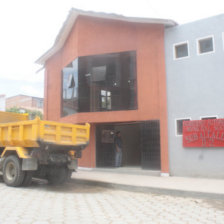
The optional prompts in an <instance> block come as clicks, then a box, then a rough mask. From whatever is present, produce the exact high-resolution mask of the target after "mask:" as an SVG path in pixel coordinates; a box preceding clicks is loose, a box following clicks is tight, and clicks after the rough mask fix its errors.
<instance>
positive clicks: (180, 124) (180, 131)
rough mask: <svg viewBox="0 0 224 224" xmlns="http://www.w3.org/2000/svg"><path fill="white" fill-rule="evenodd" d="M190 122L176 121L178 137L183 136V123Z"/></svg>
mask: <svg viewBox="0 0 224 224" xmlns="http://www.w3.org/2000/svg"><path fill="white" fill-rule="evenodd" d="M184 121H190V119H188V118H187V119H178V120H176V135H183V122H184Z"/></svg>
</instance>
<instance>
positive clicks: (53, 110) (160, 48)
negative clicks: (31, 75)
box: [45, 16, 168, 172]
mask: <svg viewBox="0 0 224 224" xmlns="http://www.w3.org/2000/svg"><path fill="white" fill-rule="evenodd" d="M133 50H134V51H136V55H137V88H138V93H137V96H138V110H133V111H112V112H91V113H79V114H74V115H70V116H67V117H63V118H61V86H62V84H61V70H62V68H63V67H65V66H66V65H67V64H69V63H70V62H71V61H72V60H74V59H75V58H77V57H78V56H86V55H95V54H104V53H114V52H122V51H133ZM45 67H46V77H45V81H46V83H47V84H46V83H45V97H46V98H45V118H46V119H49V120H60V121H63V122H72V123H85V122H90V123H103V122H104V123H108V122H127V121H144V120H154V119H158V120H160V124H161V157H162V171H163V172H167V171H168V149H167V148H168V144H167V114H166V80H165V57H164V26H163V25H153V24H137V23H129V22H121V21H112V20H106V19H97V18H90V17H83V16H80V17H79V18H78V19H77V20H76V23H75V25H74V26H73V29H72V31H71V33H70V35H69V37H68V39H67V41H66V43H65V45H64V47H63V48H62V49H61V50H60V51H59V52H58V53H57V54H55V55H54V56H53V57H52V58H50V59H49V60H48V61H47V63H46V66H45ZM92 135H93V133H92ZM92 139H93V136H92ZM94 142H95V140H94ZM91 144H92V143H91ZM94 149H95V145H94ZM91 153H92V152H91V150H89V151H88V149H87V150H86V152H85V153H84V155H85V158H84V157H83V160H82V161H83V164H89V166H92V164H91V161H90V157H91V156H92V154H91ZM94 153H95V152H94ZM87 157H88V160H89V161H88V162H87V161H85V160H86V158H87Z"/></svg>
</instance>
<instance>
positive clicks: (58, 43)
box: [36, 8, 177, 65]
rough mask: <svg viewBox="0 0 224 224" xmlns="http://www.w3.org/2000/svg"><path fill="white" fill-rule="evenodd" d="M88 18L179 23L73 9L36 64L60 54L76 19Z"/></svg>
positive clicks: (168, 23)
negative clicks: (50, 45)
mask: <svg viewBox="0 0 224 224" xmlns="http://www.w3.org/2000/svg"><path fill="white" fill-rule="evenodd" d="M80 15H82V16H88V17H95V18H102V19H111V20H118V21H126V22H131V23H148V24H162V25H164V26H165V27H171V26H175V25H177V23H176V22H175V21H173V20H169V19H158V18H140V17H126V16H122V15H117V14H109V13H102V12H100V13H99V12H92V11H83V10H79V9H74V8H72V9H71V10H70V12H69V15H68V17H67V19H66V21H65V22H64V24H63V26H62V28H61V30H60V31H59V34H58V35H57V37H56V40H55V42H54V45H53V46H52V47H51V48H50V49H49V50H48V51H47V52H45V53H44V54H43V55H42V56H41V57H40V58H38V59H37V61H36V63H38V64H41V65H44V64H45V62H46V61H47V60H48V59H49V58H50V57H52V56H53V55H54V54H55V53H56V52H58V51H59V50H60V49H61V48H62V47H63V45H64V43H65V41H66V39H67V37H68V35H69V33H70V31H71V29H72V27H73V25H74V23H75V21H76V19H77V18H78V16H80Z"/></svg>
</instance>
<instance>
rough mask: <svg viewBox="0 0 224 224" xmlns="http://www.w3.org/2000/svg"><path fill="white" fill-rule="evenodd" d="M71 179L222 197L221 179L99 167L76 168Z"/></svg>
mask: <svg viewBox="0 0 224 224" xmlns="http://www.w3.org/2000/svg"><path fill="white" fill-rule="evenodd" d="M72 178H73V180H74V181H75V182H78V183H84V184H90V185H97V186H102V187H109V188H116V189H122V190H128V191H138V192H150V193H156V194H171V195H176V196H188V197H189V196H190V197H210V198H216V199H223V200H224V180H222V179H204V178H189V177H160V176H152V175H147V173H146V172H143V173H142V174H141V173H138V174H135V173H133V174H127V173H118V172H110V171H109V172H105V171H101V170H100V169H99V170H97V169H93V170H91V169H89V170H78V172H76V173H73V175H72Z"/></svg>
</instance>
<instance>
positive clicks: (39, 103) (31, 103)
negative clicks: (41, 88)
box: [6, 95, 44, 113]
mask: <svg viewBox="0 0 224 224" xmlns="http://www.w3.org/2000/svg"><path fill="white" fill-rule="evenodd" d="M43 101H44V100H43V98H40V97H33V96H27V95H17V96H12V97H8V98H6V109H10V108H13V107H17V108H20V109H27V110H37V111H40V112H42V113H43Z"/></svg>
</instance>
